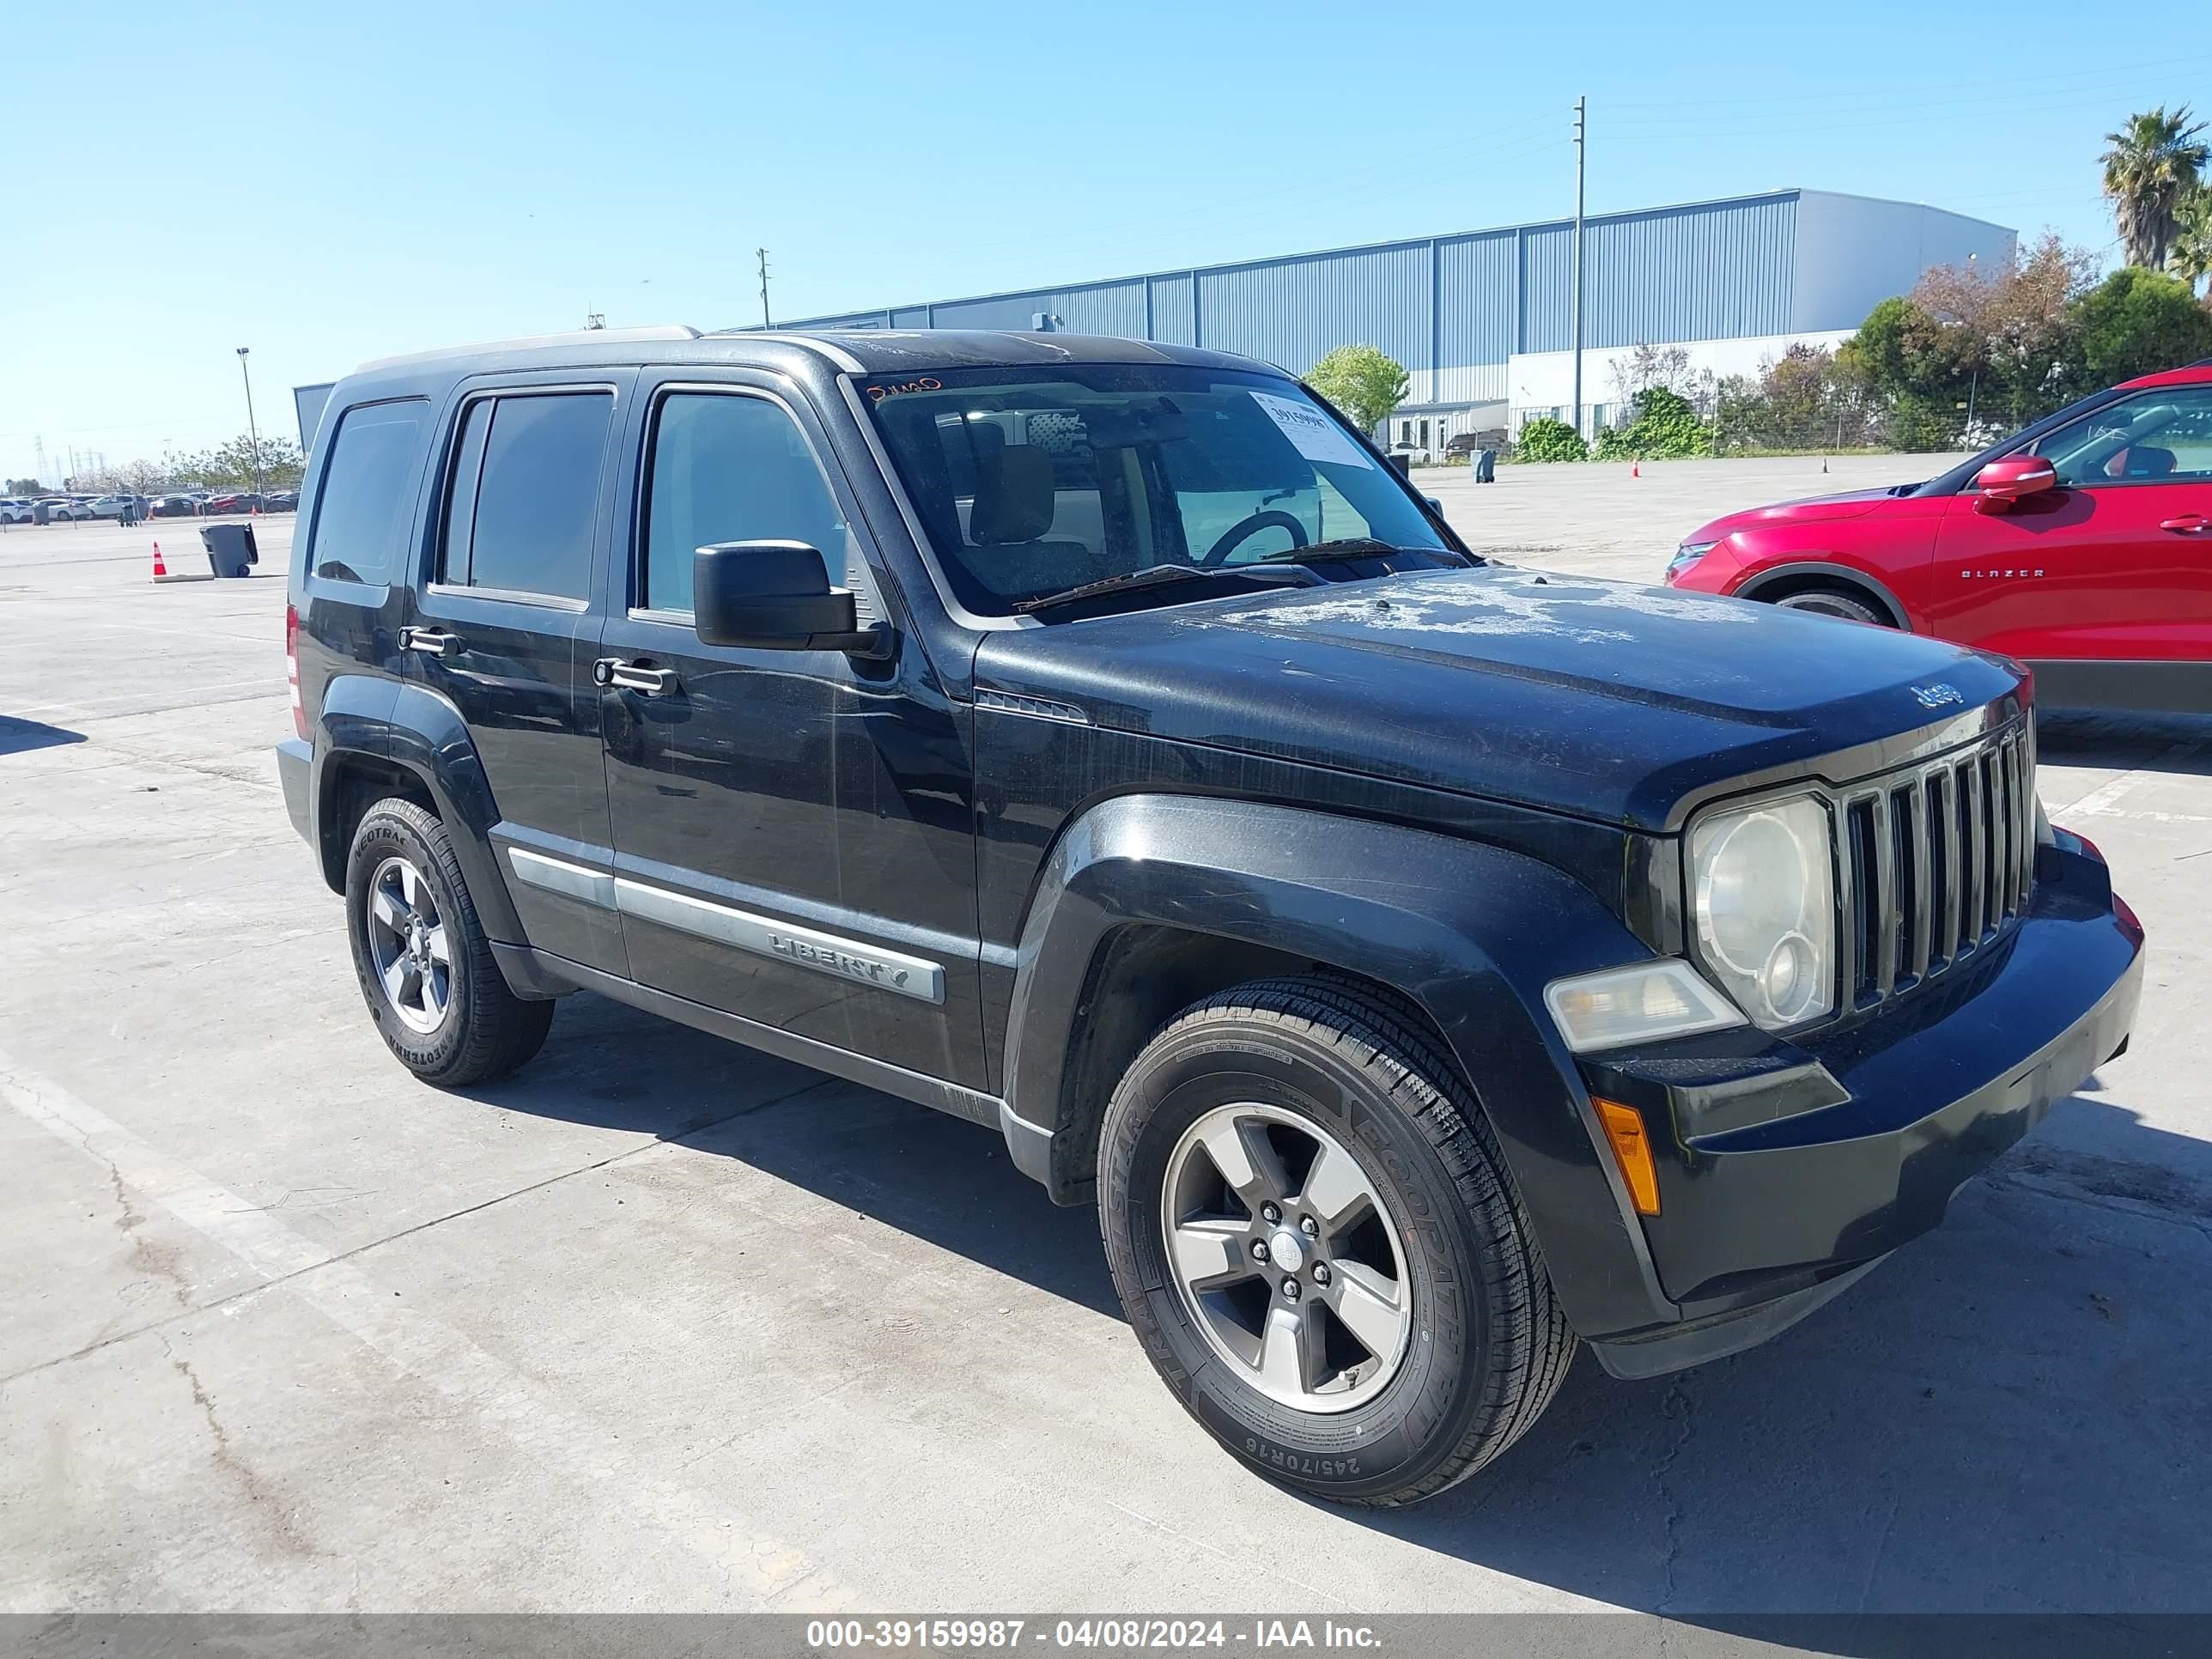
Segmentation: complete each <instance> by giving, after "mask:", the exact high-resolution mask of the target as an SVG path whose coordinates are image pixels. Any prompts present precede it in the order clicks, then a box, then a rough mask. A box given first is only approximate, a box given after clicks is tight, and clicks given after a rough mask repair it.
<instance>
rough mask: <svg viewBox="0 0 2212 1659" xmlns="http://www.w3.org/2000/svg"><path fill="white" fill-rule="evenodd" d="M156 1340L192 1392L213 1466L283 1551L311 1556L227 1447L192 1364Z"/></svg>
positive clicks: (282, 1511) (274, 1499)
mask: <svg viewBox="0 0 2212 1659" xmlns="http://www.w3.org/2000/svg"><path fill="white" fill-rule="evenodd" d="M159 1340H160V1341H161V1352H163V1353H165V1354H167V1356H168V1359H169V1367H170V1369H171V1370H173V1371H175V1372H176V1374H177V1375H178V1376H181V1377H183V1378H184V1379H185V1386H186V1387H188V1388H190V1389H191V1391H192V1404H194V1405H195V1406H197V1407H199V1408H200V1416H201V1417H202V1418H203V1419H205V1421H206V1423H207V1431H208V1437H209V1438H210V1440H212V1441H213V1442H214V1443H215V1450H214V1454H213V1455H214V1459H215V1466H216V1468H219V1469H221V1470H222V1472H223V1473H224V1474H227V1475H228V1476H229V1477H230V1478H231V1479H232V1480H234V1481H236V1482H237V1483H238V1486H239V1489H240V1491H241V1492H244V1493H245V1494H246V1503H247V1504H249V1505H250V1506H251V1507H252V1509H254V1510H256V1511H257V1512H258V1513H260V1514H262V1515H264V1516H267V1517H268V1520H269V1522H270V1528H271V1529H272V1530H274V1532H275V1533H276V1541H277V1543H278V1544H279V1545H281V1546H282V1547H283V1548H284V1549H285V1550H286V1551H287V1552H289V1553H291V1554H294V1555H313V1554H314V1553H315V1547H314V1546H313V1544H312V1543H310V1542H309V1541H307V1536H306V1535H305V1534H302V1533H301V1531H300V1529H299V1528H298V1526H297V1525H296V1524H295V1522H293V1519H292V1516H291V1515H290V1513H289V1510H286V1508H285V1506H284V1504H283V1499H282V1498H280V1497H279V1496H278V1495H277V1493H276V1491H275V1490H274V1489H273V1488H271V1487H270V1485H269V1483H268V1482H267V1481H265V1480H263V1479H262V1478H261V1476H260V1475H259V1474H258V1473H257V1472H256V1471H255V1470H254V1468H253V1467H252V1465H251V1464H249V1463H247V1462H246V1460H245V1459H244V1458H242V1457H240V1455H238V1452H237V1449H236V1448H234V1446H233V1445H232V1444H231V1441H230V1430H229V1428H228V1425H226V1424H225V1423H224V1422H223V1420H222V1417H221V1416H220V1415H219V1414H218V1413H216V1408H215V1396H214V1395H212V1394H210V1392H209V1391H208V1387H207V1384H206V1383H204V1382H202V1381H201V1380H200V1374H199V1373H198V1372H197V1370H194V1369H193V1368H192V1362H191V1360H189V1359H182V1358H178V1356H177V1352H176V1350H175V1349H174V1348H173V1347H172V1346H170V1344H169V1339H168V1338H167V1337H166V1336H163V1337H160V1338H159Z"/></svg>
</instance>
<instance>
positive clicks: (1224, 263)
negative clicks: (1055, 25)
mask: <svg viewBox="0 0 2212 1659" xmlns="http://www.w3.org/2000/svg"><path fill="white" fill-rule="evenodd" d="M1807 197H1812V198H1814V199H1815V200H1816V201H1817V200H1819V199H1820V198H1824V197H1828V198H1836V199H1841V200H1847V201H1854V202H1871V203H1875V204H1878V205H1881V206H1883V207H1891V208H1910V209H1913V210H1919V211H1924V212H1930V213H1942V214H1945V215H1946V216H1948V217H1951V218H1954V219H1966V218H1969V217H1970V216H1967V215H1965V214H1958V213H1953V212H1951V211H1950V210H1948V209H1947V208H1936V207H1931V206H1929V204H1926V203H1924V202H1905V201H1899V200H1897V199H1896V198H1894V197H1887V196H1863V195H1857V194H1855V193H1853V192H1850V191H1833V190H1815V189H1813V188H1812V187H1810V186H1808V185H1780V186H1778V187H1777V188H1775V189H1772V190H1753V191H1743V192H1742V193H1741V194H1740V195H1735V196H1714V197H1705V198H1703V199H1700V200H1698V201H1693V202H1667V203H1662V204H1658V205H1656V206H1651V207H1634V208H1610V209H1607V210H1604V211H1602V212H1593V213H1586V214H1584V215H1583V224H1584V225H1585V226H1596V225H1606V224H1613V223H1618V222H1624V221H1628V220H1638V219H1665V218H1669V217H1673V216H1678V215H1683V214H1693V213H1705V212H1710V211H1711V210H1715V209H1718V208H1732V207H1740V206H1742V205H1745V204H1749V203H1755V202H1782V201H1790V202H1802V201H1803V200H1804V199H1805V198H1807ZM1972 222H1973V223H1976V224H1983V225H1987V226H1988V228H1990V229H1991V230H1999V231H2004V232H2005V233H2006V234H2008V235H2009V234H2014V233H2013V232H2011V231H2010V230H2009V229H2008V228H2007V227H2005V226H2003V225H1999V224H1995V223H1992V222H1990V221H1987V220H1980V219H1975V220H1972ZM1573 223H1574V220H1573V218H1572V217H1571V216H1559V217H1553V218H1549V219H1527V220H1522V221H1520V222H1516V223H1513V224H1503V225H1496V224H1493V225H1484V226H1480V227H1479V228H1474V229H1472V230H1447V231H1437V232H1435V233H1433V234H1429V235H1425V236H1396V237H1390V238H1388V239H1386V240H1382V241H1378V242H1353V243H1348V244H1344V245H1341V246H1332V247H1322V248H1308V249H1304V250H1301V251H1300V252H1295V253H1270V254H1263V255H1261V256H1259V257H1257V258H1244V259H1224V260H1216V261H1213V262H1211V263H1208V264H1200V265H1170V266H1168V267H1165V268H1164V269H1160V270H1143V271H1133V272H1130V273H1128V274H1127V275H1124V276H1086V277H1083V278H1080V279H1079V280H1077V281H1073V282H1051V283H1030V284H1027V285H1025V286H1024V287H1021V288H1012V289H996V290H994V291H992V292H989V293H985V294H963V295H956V296H954V297H952V298H950V299H937V300H930V301H921V300H916V301H909V302H908V303H905V304H902V305H891V306H862V307H854V308H853V309H850V310H847V311H833V312H823V313H817V316H815V317H814V318H812V319H806V320H805V321H801V322H800V323H799V324H798V325H796V326H798V327H799V328H805V327H807V326H808V325H809V323H810V322H811V323H813V324H817V325H823V326H827V327H832V328H834V327H836V326H837V325H838V324H839V323H840V322H842V320H843V319H847V318H854V317H875V316H884V315H885V314H887V313H897V312H914V311H927V310H930V309H931V308H933V307H939V306H941V307H945V308H947V309H951V308H953V307H960V306H973V305H987V304H989V303H991V302H993V301H1013V300H1024V299H1027V298H1030V297H1031V296H1033V295H1044V294H1056V293H1073V292H1081V291H1084V290H1086V289H1103V288H1114V287H1118V286H1120V285H1121V284H1122V283H1160V282H1173V281H1176V280H1179V279H1181V278H1183V277H1187V276H1194V275H1206V276H1214V275H1218V274H1225V273H1228V272H1231V271H1241V270H1264V269H1267V268H1269V267H1273V266H1279V265H1288V264H1300V263H1303V262H1304V261H1307V260H1319V259H1337V258H1346V257H1347V256H1352V255H1358V254H1370V253H1383V252H1391V251H1393V250H1396V249H1403V248H1413V247H1424V246H1430V245H1431V244H1434V243H1439V242H1465V241H1474V240H1481V239H1484V238H1486V237H1492V236H1511V235H1515V234H1532V233H1538V232H1542V231H1547V230H1555V229H1561V228H1566V227H1569V226H1571V225H1572V224H1573ZM746 331H747V330H745V329H744V328H743V327H738V328H733V329H730V330H727V331H726V332H729V333H732V334H736V333H744V332H746Z"/></svg>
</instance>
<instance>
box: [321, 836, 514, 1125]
mask: <svg viewBox="0 0 2212 1659" xmlns="http://www.w3.org/2000/svg"><path fill="white" fill-rule="evenodd" d="M345 897H346V931H347V934H348V937H349V939H350V941H351V944H352V947H353V965H354V972H355V974H356V976H357V977H358V978H359V979H360V981H361V993H362V996H363V997H364V998H365V999H366V1000H368V1013H369V1018H370V1019H371V1020H372V1021H373V1022H374V1024H375V1026H376V1030H377V1034H378V1035H379V1036H381V1037H382V1038H383V1039H384V1045H385V1047H386V1048H389V1049H391V1050H392V1054H393V1055H394V1056H396V1057H397V1058H398V1061H399V1063H400V1064H401V1065H403V1066H405V1067H406V1068H407V1069H408V1070H409V1071H410V1072H412V1073H415V1075H416V1077H418V1078H421V1079H422V1081H423V1082H425V1083H429V1084H434V1085H436V1086H438V1087H439V1088H441V1089H461V1088H466V1087H468V1086H469V1085H471V1084H477V1083H489V1082H491V1081H493V1080H494V1079H497V1078H502V1077H505V1076H507V1073H510V1072H513V1071H515V1070H516V1069H518V1068H519V1067H520V1066H524V1065H526V1064H527V1063H528V1062H529V1060H531V1058H532V1056H533V1055H535V1054H537V1053H538V1049H539V1048H542V1047H544V1042H545V1034H546V1032H547V1031H548V1030H550V1029H551V1027H552V1024H553V1005H552V1003H550V1002H549V1001H544V1000H525V999H524V998H521V997H519V996H517V995H515V994H514V993H513V991H511V990H509V989H508V988H507V981H506V978H505V977H504V976H503V975H501V973H500V971H499V963H498V962H497V961H496V960H495V958H494V957H493V956H492V950H491V942H490V940H489V939H486V938H485V936H484V931H483V924H482V923H481V922H479V921H477V910H476V906H475V904H474V903H473V902H471V900H470V898H469V890H468V884H466V883H465V881H463V880H462V878H461V866H460V862H459V860H458V859H456V858H455V857H454V856H453V839H452V837H451V836H448V835H447V833H446V826H445V825H444V824H443V823H440V822H439V821H438V818H437V816H436V815H435V813H432V812H429V811H425V810H424V809H423V808H422V807H421V806H418V805H416V804H415V803H414V802H413V801H410V800H403V799H398V798H392V799H385V800H380V801H378V802H377V803H376V804H375V805H374V806H371V807H370V808H369V809H368V811H366V812H364V813H362V817H361V822H360V823H358V824H357V825H356V827H355V829H354V835H353V847H352V849H351V851H350V852H349V853H348V854H347V856H346V884H345Z"/></svg>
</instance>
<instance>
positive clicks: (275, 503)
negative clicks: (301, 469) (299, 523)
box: [261, 489, 300, 513]
mask: <svg viewBox="0 0 2212 1659" xmlns="http://www.w3.org/2000/svg"><path fill="white" fill-rule="evenodd" d="M261 510H262V511H263V512H264V513H296V512H298V511H299V510H300V492H299V491H298V490H296V489H272V490H270V491H269V492H268V494H266V495H264V496H262V498H261Z"/></svg>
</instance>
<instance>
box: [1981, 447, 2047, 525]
mask: <svg viewBox="0 0 2212 1659" xmlns="http://www.w3.org/2000/svg"><path fill="white" fill-rule="evenodd" d="M1974 488H1975V489H1978V490H1980V491H1981V495H1980V496H1979V497H1978V499H1977V500H1976V501H1975V502H1974V511H1975V512H1977V513H2008V512H2010V511H2011V510H2012V504H2013V503H2014V502H2015V501H2026V500H2027V498H2028V497H2029V496H2030V495H2041V494H2042V493H2043V492H2044V491H2045V490H2046V489H2057V488H2058V469H2057V467H2055V466H2053V465H2051V463H2050V462H2049V461H2046V460H2045V459H2043V457H2042V456H2040V455H2008V456H2007V457H2005V459H2002V460H2001V461H1991V462H1990V464H1989V465H1987V466H1985V467H1984V468H1983V469H1982V470H1981V471H1979V472H1977V473H1976V474H1974Z"/></svg>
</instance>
